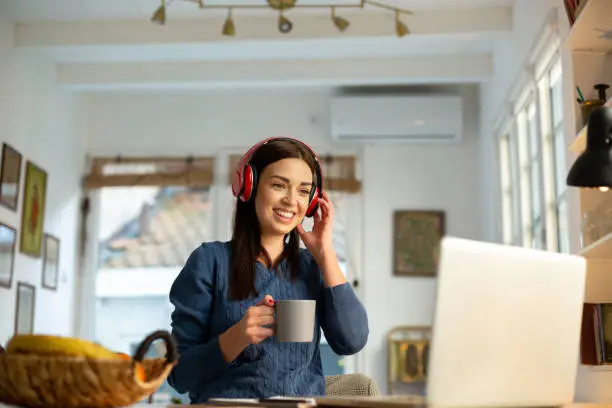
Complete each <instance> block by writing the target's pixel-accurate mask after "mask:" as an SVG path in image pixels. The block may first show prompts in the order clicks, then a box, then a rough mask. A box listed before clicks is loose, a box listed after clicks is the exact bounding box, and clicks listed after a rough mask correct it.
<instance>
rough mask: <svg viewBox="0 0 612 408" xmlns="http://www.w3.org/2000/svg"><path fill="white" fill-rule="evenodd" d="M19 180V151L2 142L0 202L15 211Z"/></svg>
mask: <svg viewBox="0 0 612 408" xmlns="http://www.w3.org/2000/svg"><path fill="white" fill-rule="evenodd" d="M20 182H21V153H19V152H18V151H17V150H15V149H13V148H12V147H11V146H10V145H8V144H6V143H3V144H2V167H1V168H0V204H1V205H3V206H5V207H6V208H8V209H10V210H13V211H16V210H17V204H18V203H19V186H20Z"/></svg>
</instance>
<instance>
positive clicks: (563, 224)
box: [557, 197, 570, 253]
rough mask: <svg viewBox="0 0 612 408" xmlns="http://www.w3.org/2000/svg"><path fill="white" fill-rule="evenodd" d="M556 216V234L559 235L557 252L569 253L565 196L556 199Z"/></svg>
mask: <svg viewBox="0 0 612 408" xmlns="http://www.w3.org/2000/svg"><path fill="white" fill-rule="evenodd" d="M557 217H558V220H559V223H558V234H557V236H558V237H559V238H558V239H559V252H563V253H569V252H570V237H569V222H568V214H567V200H566V199H565V197H563V198H559V200H558V201H557Z"/></svg>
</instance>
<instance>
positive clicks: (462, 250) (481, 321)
mask: <svg viewBox="0 0 612 408" xmlns="http://www.w3.org/2000/svg"><path fill="white" fill-rule="evenodd" d="M438 270H439V272H438V280H437V295H436V305H435V311H434V324H433V330H432V342H431V346H430V347H431V351H430V357H429V373H428V380H427V402H428V404H429V405H430V406H453V407H458V406H470V407H482V406H487V407H503V406H505V407H509V406H512V407H525V406H531V407H535V406H558V405H563V404H567V403H571V402H573V400H574V390H575V379H576V369H577V362H578V353H579V343H580V326H581V319H582V304H583V300H584V289H585V277H586V262H585V259H584V258H583V257H580V256H574V255H567V254H559V253H554V252H547V251H540V250H532V249H526V248H519V247H511V246H506V245H499V244H493V243H485V242H478V241H471V240H465V239H458V238H452V237H445V238H443V240H442V242H441V259H440V265H439V268H438Z"/></svg>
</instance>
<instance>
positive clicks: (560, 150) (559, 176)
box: [553, 126, 567, 195]
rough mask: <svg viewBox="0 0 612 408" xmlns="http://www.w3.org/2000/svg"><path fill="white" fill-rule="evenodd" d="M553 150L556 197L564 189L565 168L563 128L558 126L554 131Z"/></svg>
mask: <svg viewBox="0 0 612 408" xmlns="http://www.w3.org/2000/svg"><path fill="white" fill-rule="evenodd" d="M553 138H554V139H553V143H554V145H555V146H554V148H555V162H554V163H555V186H556V192H557V195H559V194H560V193H561V192H562V191H564V190H565V188H566V182H565V180H566V177H567V166H566V164H565V135H564V134H563V127H562V126H559V127H558V128H556V129H555V134H554V136H553Z"/></svg>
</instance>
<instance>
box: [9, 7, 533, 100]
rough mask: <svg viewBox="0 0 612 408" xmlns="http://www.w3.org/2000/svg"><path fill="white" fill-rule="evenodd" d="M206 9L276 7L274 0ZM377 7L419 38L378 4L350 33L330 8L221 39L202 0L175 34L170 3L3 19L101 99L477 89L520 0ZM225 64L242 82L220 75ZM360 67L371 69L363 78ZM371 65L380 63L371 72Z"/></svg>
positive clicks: (263, 16)
mask: <svg viewBox="0 0 612 408" xmlns="http://www.w3.org/2000/svg"><path fill="white" fill-rule="evenodd" d="M168 1H170V0H168ZM204 1H205V3H206V4H211V5H212V4H219V5H229V4H236V3H240V4H251V3H252V4H256V3H257V4H265V0H204ZM298 1H299V2H300V3H302V4H327V3H330V2H333V4H338V3H348V4H355V3H358V2H359V0H298ZM376 1H379V2H380V3H384V4H388V5H392V6H395V7H401V8H404V9H409V10H412V11H414V12H415V13H414V14H413V15H411V16H407V15H402V21H404V22H405V23H406V24H407V25H408V26H409V28H410V30H411V34H409V35H407V36H405V37H402V38H398V37H396V36H395V31H394V13H392V12H390V11H386V10H383V9H379V8H372V7H367V8H366V10H359V9H351V12H348V11H349V10H344V11H343V12H342V13H341V15H342V16H344V17H346V18H347V19H348V20H349V21H350V22H351V26H350V27H349V28H348V30H347V31H346V32H344V33H340V32H338V31H337V30H336V29H335V28H334V27H333V26H332V24H331V21H330V18H329V9H325V8H324V9H299V10H291V11H290V12H289V13H287V15H288V16H289V18H290V19H291V20H292V21H293V22H294V29H293V31H292V32H291V33H290V34H280V33H279V32H278V30H277V28H276V25H277V14H275V13H271V10H270V9H267V8H264V9H260V10H258V11H257V12H254V13H251V14H249V13H246V12H245V11H243V10H236V11H235V12H234V20H235V21H236V31H237V35H236V37H225V36H222V35H221V34H220V30H221V26H222V24H223V21H224V19H225V13H226V12H225V11H224V10H223V9H219V10H216V9H208V10H200V9H199V8H198V6H197V4H196V3H195V2H193V0H192V1H188V0H173V1H172V4H170V5H169V6H168V12H167V21H168V22H167V24H166V26H158V25H155V24H152V23H150V21H149V19H150V17H151V14H152V13H153V11H154V10H155V9H156V8H157V7H158V6H159V4H160V0H0V13H1V14H2V15H3V16H8V17H9V19H11V20H13V21H14V22H15V23H16V26H15V27H16V28H15V36H14V37H15V38H14V41H15V46H16V48H17V49H19V50H22V51H23V52H29V53H38V54H42V55H45V56H47V57H49V58H51V59H52V60H54V61H56V62H57V64H58V72H59V76H58V77H59V78H60V79H61V81H60V83H61V84H62V85H64V86H67V87H72V88H74V89H95V90H96V91H98V90H103V89H104V88H105V87H108V88H109V89H120V88H122V87H125V88H126V89H127V88H130V89H133V88H138V87H141V86H142V87H146V88H147V89H150V88H155V86H158V87H159V88H160V89H169V88H172V87H173V86H176V88H177V89H179V88H180V89H185V88H189V87H190V86H193V87H195V88H207V87H208V88H215V87H218V85H219V84H224V86H231V84H232V83H236V84H240V86H263V85H266V84H268V85H269V84H274V85H275V86H278V85H282V84H283V83H285V84H287V85H289V84H294V85H295V84H299V83H301V84H312V85H313V86H314V85H316V84H320V85H323V84H324V85H325V86H329V85H330V84H333V83H334V82H335V83H337V84H338V85H340V84H342V85H351V84H354V85H367V84H368V83H371V84H377V85H381V84H382V85H384V84H386V83H388V84H395V85H397V84H415V83H418V84H421V83H432V84H435V83H439V84H442V83H456V82H459V83H460V82H464V83H474V82H480V81H483V80H487V78H488V75H489V74H488V73H489V72H491V70H492V67H491V62H490V58H488V57H490V54H491V52H492V50H493V49H494V47H495V44H496V42H497V40H498V39H499V38H500V37H503V36H505V35H507V34H508V33H509V32H510V31H511V29H512V9H511V7H512V3H513V0H376ZM534 1H538V0H534ZM311 10H319V11H317V12H315V13H313V12H312V11H311ZM271 14H272V15H271ZM338 14H340V13H339V12H338ZM470 56H473V57H470ZM381 59H384V60H385V61H389V62H388V63H381V62H380V60H381ZM472 59H473V60H472ZM236 61H243V62H244V63H243V64H240V63H238V64H237V63H236ZM292 61H301V62H300V63H298V64H296V63H293V62H292ZM327 61H333V62H329V63H327ZM411 61H413V63H411ZM224 62H227V64H228V65H227V67H228V72H231V74H227V73H226V72H224V69H223V68H221V69H220V68H219V65H218V64H219V63H224ZM321 62H325V63H321ZM139 64H140V65H139ZM326 64H328V65H326ZM329 64H332V65H329ZM356 64H357V65H358V66H359V67H360V68H362V69H361V71H359V70H358V71H359V72H356V71H355V69H354V67H355V65H356ZM366 66H371V67H372V74H371V76H370V75H367V74H366V72H367V70H366V69H365V68H363V67H366ZM326 70H332V71H333V72H331V73H330V72H327V71H326ZM207 72H211V73H213V74H211V75H207ZM343 72H346V73H347V74H346V75H343V74H342V73H343ZM185 73H189V77H187V75H186V74H185ZM351 74H354V75H353V76H351ZM292 75H295V76H292ZM143 78H144V79H143ZM183 78H184V79H183ZM215 78H217V79H215ZM292 78H294V79H292ZM215 81H217V82H218V83H217V84H216V82H215ZM172 84H175V85H172ZM215 84H216V85H215Z"/></svg>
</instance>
